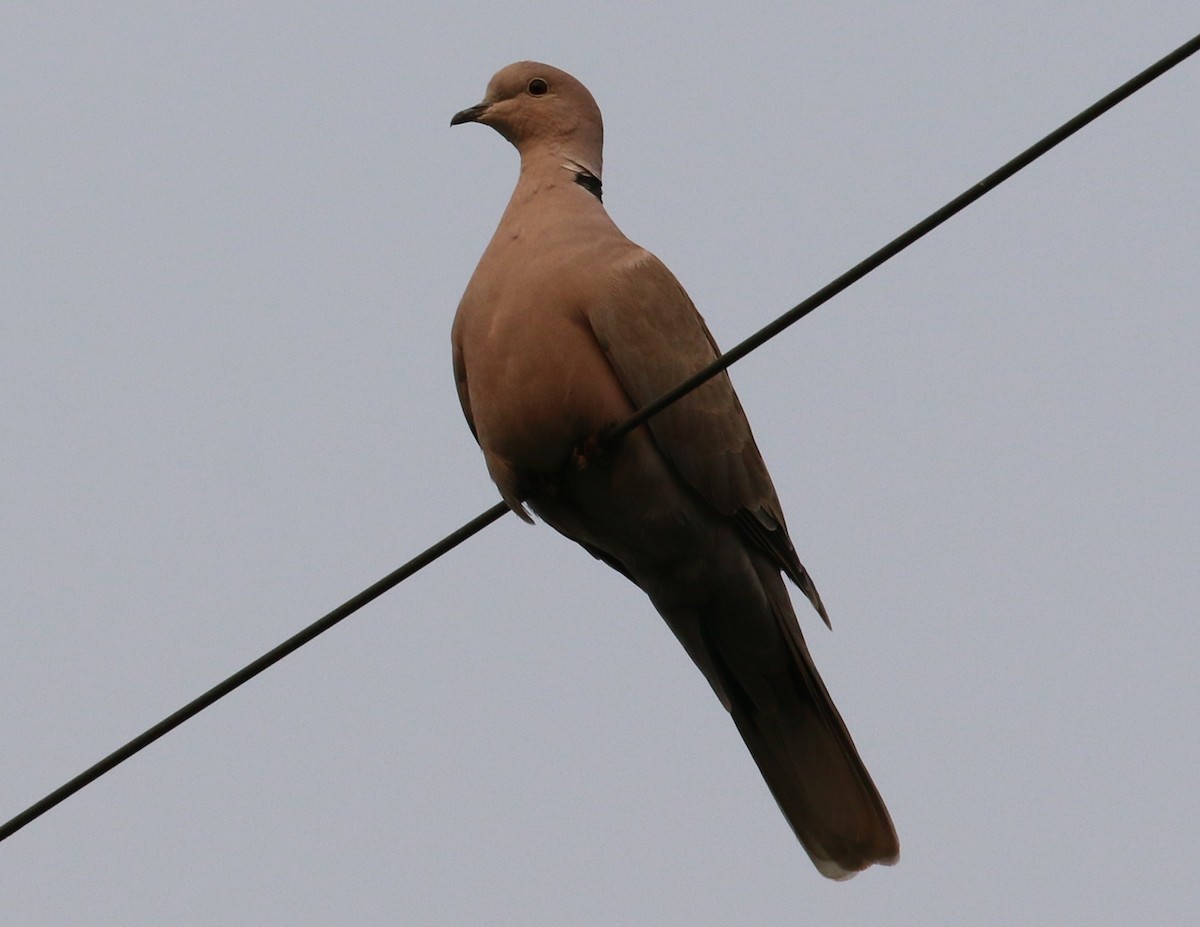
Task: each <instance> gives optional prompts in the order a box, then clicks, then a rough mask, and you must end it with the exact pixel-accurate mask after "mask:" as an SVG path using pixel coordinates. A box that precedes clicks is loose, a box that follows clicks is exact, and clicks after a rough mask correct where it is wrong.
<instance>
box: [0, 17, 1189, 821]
mask: <svg viewBox="0 0 1200 927" xmlns="http://www.w3.org/2000/svg"><path fill="white" fill-rule="evenodd" d="M1197 51H1200V35H1197V36H1195V37H1194V38H1192V39H1191V40H1189V41H1188V42H1185V43H1184V44H1183V45H1181V46H1179V48H1177V49H1175V51H1173V52H1171V53H1170V54H1168V55H1166V56H1165V57H1163V58H1161V59H1159V60H1158V61H1156V62H1155V63H1154V64H1152V65H1151V66H1150V67H1148V68H1146V69H1145V70H1144V71H1142V72H1141V73H1140V74H1137V75H1136V76H1134V77H1132V78H1130V79H1129V80H1128V81H1126V82H1125V83H1124V84H1122V85H1121V86H1120V87H1118V88H1117V89H1116V90H1113V91H1112V92H1111V93H1109V94H1107V95H1106V96H1104V97H1102V98H1101V99H1099V100H1097V101H1096V102H1095V103H1093V104H1092V105H1091V106H1089V107H1088V108H1087V109H1085V110H1083V112H1081V113H1079V115H1077V116H1075V117H1074V118H1073V119H1070V120H1068V121H1067V122H1065V123H1063V124H1062V125H1061V126H1059V128H1057V129H1055V130H1054V131H1053V132H1051V133H1050V134H1049V135H1047V136H1046V137H1045V138H1043V139H1041V140H1040V141H1038V142H1036V143H1035V144H1033V145H1031V146H1030V147H1029V148H1026V149H1025V150H1024V151H1023V152H1021V153H1020V154H1019V155H1017V156H1016V157H1015V158H1013V159H1012V160H1011V161H1009V162H1008V163H1006V164H1004V165H1003V166H1002V167H1000V168H998V169H997V170H995V171H993V172H992V173H990V174H988V175H987V176H986V177H985V178H983V180H981V181H979V182H978V183H977V184H975V185H973V186H971V187H970V188H968V189H967V190H965V191H964V192H962V193H960V194H959V195H958V196H956V197H955V198H954V199H952V200H951V201H950V202H948V203H947V204H946V205H945V206H942V207H941V208H940V209H938V210H937V211H936V212H933V213H931V214H930V215H929V216H928V217H926V218H925V219H923V220H921V221H920V222H918V223H917V224H916V225H914V226H913V227H912V228H910V229H909V230H908V231H906V232H904V233H903V234H901V235H899V236H897V237H896V238H894V239H892V240H891V241H890V242H888V243H887V244H886V245H884V246H883V247H882V248H880V249H879V250H878V251H876V252H875V253H874V254H872V255H870V256H869V257H867V258H865V259H863V260H862V261H860V262H859V263H858V264H855V265H854V266H853V267H852V268H850V269H849V270H848V271H846V272H845V273H844V274H842V275H841V276H840V277H838V278H836V279H835V280H832V281H830V282H829V283H827V284H826V285H825V286H823V287H822V288H821V289H819V290H817V291H816V292H815V293H813V294H812V296H810V297H808V299H806V300H804V301H803V302H802V303H800V304H799V305H797V306H795V307H793V308H792V309H790V310H788V311H787V312H785V313H784V314H783V315H781V316H780V317H779V318H777V319H776V320H775V321H773V322H771V323H770V324H769V325H766V326H765V327H763V328H761V329H760V330H759V331H757V332H755V333H754V334H753V335H751V336H750V337H749V338H747V339H746V340H745V341H742V342H741V343H740V344H738V345H736V346H734V347H733V348H731V349H730V350H729V351H726V352H725V353H724V354H722V355H721V356H720V357H718V358H717V359H716V360H715V361H713V362H712V363H711V364H709V365H708V366H707V367H705V368H704V369H702V370H699V371H697V372H696V373H695V374H693V375H692V376H690V377H688V378H687V379H686V380H684V381H683V382H682V383H680V384H679V385H678V386H676V387H675V388H674V389H671V390H669V391H668V392H666V393H664V394H663V395H661V396H659V397H658V398H657V399H655V400H654V401H653V402H651V403H649V404H647V405H645V406H643V407H642V408H641V409H639V410H638V411H637V412H635V413H634V414H633V415H632V416H630V417H629V418H628V419H626V420H625V421H624V422H621V423H620V424H619V425H617V426H616V427H615V428H613V429H612V430H611V431H610V432H608V433H607V434H606V435H605V439H606V440H608V441H615V440H617V439H618V438H620V437H622V436H623V435H626V434H628V433H629V432H630V431H632V430H633V429H634V428H636V427H638V426H639V425H641V424H642V423H644V422H645V421H647V420H648V419H649V418H650V417H651V416H654V415H657V414H658V413H659V412H661V411H662V410H663V409H665V408H666V407H667V406H669V405H671V403H673V402H677V401H678V400H679V399H681V398H682V397H684V396H686V395H687V394H688V393H690V392H691V391H692V390H694V389H696V388H697V387H698V386H700V385H701V384H703V383H705V382H706V381H708V380H710V379H711V378H712V377H714V376H716V375H717V374H718V373H720V372H721V371H722V370H725V369H726V368H727V367H729V366H731V365H732V364H734V363H736V362H737V361H739V360H741V359H742V358H743V357H745V356H746V355H747V354H749V353H750V352H751V351H754V350H755V349H757V348H759V347H761V346H762V345H763V344H765V343H766V342H767V341H769V340H770V339H772V338H774V337H775V336H776V335H778V334H779V333H780V332H782V331H783V330H784V329H785V328H787V327H789V326H790V325H793V324H794V323H796V322H798V321H799V320H800V319H802V318H804V316H806V315H808V314H809V313H810V312H812V311H813V310H814V309H816V308H817V307H818V306H820V305H821V304H822V303H825V302H827V301H828V300H830V299H832V298H833V297H834V296H836V295H837V294H838V293H840V292H842V290H844V289H846V288H847V287H849V286H850V285H851V284H853V283H855V282H857V281H858V280H860V279H862V278H863V277H865V276H866V275H867V274H869V273H870V272H871V271H873V270H874V269H875V268H876V267H878V266H879V265H881V264H883V263H884V262H885V261H887V260H889V259H891V258H892V257H895V256H896V255H897V254H899V253H900V252H901V251H903V250H904V249H905V248H907V247H908V246H909V245H911V244H912V243H913V242H915V241H917V240H918V239H920V238H922V237H923V236H924V235H926V234H928V233H929V232H931V231H933V229H935V228H937V227H938V226H939V225H941V224H942V223H943V222H945V221H946V220H947V219H949V218H950V217H951V216H953V215H955V214H956V213H958V212H960V211H962V210H963V209H965V208H966V207H967V206H969V205H971V204H972V203H973V202H975V201H976V200H977V199H979V198H980V197H981V196H983V195H984V194H985V193H987V192H988V191H990V190H993V189H995V188H996V187H997V186H999V185H1000V184H1001V183H1003V182H1004V181H1005V180H1007V179H1008V178H1009V177H1011V176H1012V175H1013V174H1015V173H1017V172H1018V171H1020V170H1021V169H1022V168H1025V167H1027V166H1028V165H1029V164H1031V163H1033V162H1034V161H1035V160H1037V159H1038V158H1040V157H1041V156H1042V155H1044V154H1045V153H1046V152H1048V151H1049V150H1050V149H1051V148H1054V147H1055V146H1056V145H1058V144H1059V143H1060V142H1062V141H1063V140H1065V139H1067V138H1069V137H1070V136H1071V135H1074V134H1075V133H1076V132H1078V131H1079V130H1080V129H1082V128H1083V127H1084V126H1086V125H1087V124H1088V123H1090V122H1092V121H1093V120H1094V119H1096V118H1098V117H1099V116H1101V115H1103V114H1104V113H1106V112H1108V110H1110V109H1112V108H1113V107H1114V106H1116V105H1117V104H1118V103H1120V102H1121V101H1122V100H1124V99H1126V98H1127V97H1129V96H1132V95H1133V94H1134V93H1136V92H1137V91H1138V90H1140V89H1141V88H1142V87H1144V86H1146V85H1147V84H1149V83H1150V82H1151V81H1153V80H1155V79H1156V78H1158V77H1160V76H1162V75H1163V74H1165V73H1166V72H1167V71H1169V70H1170V69H1171V68H1173V67H1175V65H1177V64H1179V63H1180V62H1182V61H1184V60H1185V59H1186V58H1188V57H1189V56H1191V55H1193V54H1195V53H1196V52H1197ZM507 511H508V507H507V505H505V503H503V502H497V503H496V504H495V505H493V506H492V507H491V508H490V509H488V510H487V511H486V512H483V513H482V514H480V515H477V516H476V517H475V518H473V519H471V521H469V522H467V523H466V524H465V525H463V526H462V527H461V528H459V529H458V530H457V531H455V532H453V533H452V534H449V535H447V536H446V537H444V538H442V540H440V541H438V542H437V543H436V544H434V545H433V546H431V547H429V548H427V549H426V550H425V551H423V552H422V553H420V554H418V555H417V556H416V557H414V558H413V559H412V560H410V561H408V563H406V564H404V565H403V566H401V567H398V568H397V569H396V570H394V571H392V572H391V573H389V574H388V575H387V576H385V577H383V579H381V580H379V581H378V582H376V583H374V584H372V585H371V586H368V587H367V588H366V589H364V590H363V591H362V592H360V593H359V594H358V595H356V596H354V597H353V598H352V599H349V600H347V601H346V602H344V603H342V604H341V605H339V606H338V607H337V608H335V609H334V610H333V611H331V612H330V613H329V614H327V615H325V616H324V617H323V618H320V619H318V620H317V621H314V622H313V623H312V624H310V625H309V626H308V627H306V628H304V629H303V630H301V631H299V632H297V633H296V634H294V635H292V636H291V637H289V638H288V639H287V640H285V641H284V642H283V643H281V644H279V645H278V646H277V647H274V648H273V649H271V650H269V651H267V652H266V653H264V654H263V655H262V656H261V657H259V658H258V659H257V660H254V661H253V662H252V663H249V664H247V665H246V666H244V667H243V668H242V669H240V670H238V671H237V672H236V673H234V674H233V675H232V676H230V677H229V678H227V679H225V680H223V681H222V682H219V683H217V685H215V686H213V687H212V688H211V689H209V690H208V691H207V692H205V693H204V694H203V695H200V696H198V697H196V698H195V699H193V700H192V701H190V702H188V703H187V704H186V705H184V706H183V707H182V708H180V709H179V710H178V711H176V712H174V713H173V714H171V715H168V716H167V717H166V718H163V720H161V721H159V722H158V723H157V724H155V725H154V726H153V727H151V728H149V729H148V730H146V731H145V732H143V733H142V734H139V735H138V736H137V737H135V738H134V739H133V740H131V741H129V742H128V743H127V744H125V745H124V746H122V747H120V748H118V749H117V750H114V751H113V752H112V753H110V754H109V755H108V756H106V757H104V759H102V760H100V761H98V762H96V763H95V764H93V765H92V766H90V767H88V768H87V769H85V770H84V771H83V772H81V773H80V774H79V775H77V776H76V777H75V778H73V779H71V780H70V781H68V782H66V783H64V784H63V785H61V786H59V787H58V788H57V789H55V790H54V791H53V792H51V793H50V794H48V795H47V796H45V797H44V798H42V799H41V800H40V801H37V802H35V803H34V804H33V805H30V806H29V807H28V808H26V809H25V810H24V811H22V812H21V813H20V814H18V815H17V816H16V817H14V818H12V819H11V820H10V821H7V822H6V823H5V824H3V825H0V840H5V839H7V838H8V837H11V836H12V835H13V834H15V833H16V832H17V831H18V830H20V829H21V828H22V827H24V826H25V825H26V824H28V823H30V822H31V821H33V820H35V819H37V818H38V817H40V816H41V815H43V814H45V813H46V812H47V811H49V810H50V809H51V808H53V807H54V806H55V805H57V804H58V803H59V802H61V801H64V800H65V799H67V798H69V797H70V796H71V795H74V794H75V793H76V792H78V791H79V790H80V789H82V788H83V787H84V786H86V785H88V784H89V783H91V782H94V781H95V780H96V779H99V778H100V777H101V776H103V775H104V774H105V773H106V772H108V771H109V770H111V769H112V768H114V767H115V766H118V765H119V764H121V763H123V762H124V761H125V760H127V759H129V758H130V757H131V756H133V755H134V754H135V753H138V752H140V751H141V750H142V749H144V748H145V747H148V746H149V745H150V744H152V743H154V741H156V740H158V739H159V738H160V737H162V736H163V735H164V734H167V733H168V732H170V731H172V730H174V729H175V728H177V727H179V725H181V724H183V722H185V721H187V720H188V719H189V718H191V717H193V716H194V715H197V714H199V713H200V712H201V711H203V710H204V709H205V708H207V707H208V706H209V705H211V704H213V703H214V702H216V701H218V700H219V699H221V698H224V697H225V696H226V695H228V694H229V693H230V692H232V691H233V690H234V689H236V688H238V687H239V686H240V685H242V684H243V683H245V682H249V681H250V680H251V679H253V678H254V677H255V676H257V675H258V674H259V673H261V672H263V671H264V670H265V669H267V668H268V667H270V666H273V665H274V664H276V663H278V662H279V661H280V660H282V659H283V658H284V657H286V656H288V655H289V654H291V653H293V652H294V651H296V650H298V649H300V648H301V647H303V646H304V645H305V644H307V643H308V642H309V641H311V640H312V639H313V638H315V637H317V636H318V635H320V634H323V633H324V632H325V631H328V630H329V629H330V628H332V627H333V626H334V625H335V624H337V623H338V622H340V621H341V620H342V619H344V618H347V617H349V616H350V615H352V614H353V613H354V612H356V611H358V610H359V609H360V608H362V607H363V606H364V605H366V604H367V603H368V602H371V601H373V600H375V599H377V598H379V596H381V595H383V594H384V593H385V592H387V591H388V590H390V589H392V588H393V587H395V586H397V585H399V584H400V583H401V582H403V581H404V580H406V579H407V578H408V577H410V576H412V575H413V574H414V573H416V572H417V571H418V570H421V569H422V568H424V567H426V566H428V565H429V564H430V563H432V562H433V561H434V560H437V559H438V558H439V557H441V556H442V555H443V554H446V553H449V552H450V551H451V550H453V549H454V548H455V547H457V546H458V545H459V544H461V543H462V542H463V541H465V540H467V538H469V537H472V536H473V535H475V534H477V533H478V532H480V531H482V530H483V529H484V528H486V527H487V526H488V525H490V524H491V523H492V522H494V521H496V520H498V519H499V518H500V516H502V515H503V514H504V513H505V512H507Z"/></svg>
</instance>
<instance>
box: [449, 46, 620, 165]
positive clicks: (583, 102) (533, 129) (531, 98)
mask: <svg viewBox="0 0 1200 927" xmlns="http://www.w3.org/2000/svg"><path fill="white" fill-rule="evenodd" d="M464 122H481V123H483V124H484V125H487V126H491V127H492V128H493V129H495V130H496V131H497V132H499V133H500V134H501V135H503V136H504V137H505V138H506V139H508V140H509V141H510V142H512V143H513V144H514V145H515V146H516V147H517V150H518V151H519V152H521V156H522V158H525V157H528V156H531V155H537V154H541V153H543V152H545V153H549V154H554V155H558V156H561V157H565V158H568V159H570V160H573V161H575V162H576V163H577V164H578V165H579V166H580V167H584V168H586V169H587V170H589V171H590V172H591V173H593V174H594V175H595V176H596V177H597V178H598V177H599V176H600V164H601V149H602V148H603V145H604V125H603V123H602V122H601V119H600V107H598V106H597V105H596V101H595V100H594V99H592V95H591V94H590V93H589V92H588V89H587V87H585V86H583V84H581V83H580V82H579V81H577V80H576V79H575V78H574V77H572V76H571V75H570V74H568V73H567V72H566V71H560V70H559V69H558V68H554V67H551V66H550V65H548V64H540V63H538V62H537V61H518V62H517V63H516V64H510V65H509V66H508V67H506V68H503V69H502V70H500V71H498V72H497V73H496V76H495V77H493V78H492V80H491V82H490V83H489V84H488V88H487V93H486V94H484V97H483V100H482V101H481V102H479V103H477V104H475V105H474V106H470V107H468V108H467V109H464V110H463V111H462V112H460V113H455V115H454V118H453V119H451V120H450V125H452V126H456V125H459V124H461V123H464Z"/></svg>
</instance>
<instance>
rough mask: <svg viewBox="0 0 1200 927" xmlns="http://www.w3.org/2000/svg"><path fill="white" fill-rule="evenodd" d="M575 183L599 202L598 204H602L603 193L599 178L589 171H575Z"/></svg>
mask: <svg viewBox="0 0 1200 927" xmlns="http://www.w3.org/2000/svg"><path fill="white" fill-rule="evenodd" d="M575 182H576V183H577V184H579V186H581V187H583V189H585V190H587V192H588V193H590V194H592V196H594V197H595V198H596V199H598V200H600V202H602V203H603V202H604V197H603V195H602V194H603V192H604V191H603V190H602V189H601V186H600V178H599V177H597V176H596V175H595V174H593V173H592V172H591V171H586V170H580V171H576V173H575Z"/></svg>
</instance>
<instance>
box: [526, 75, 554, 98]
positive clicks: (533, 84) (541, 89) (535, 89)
mask: <svg viewBox="0 0 1200 927" xmlns="http://www.w3.org/2000/svg"><path fill="white" fill-rule="evenodd" d="M527 89H528V90H529V92H530V94H532V95H533V96H535V97H540V96H541V95H542V94H544V93H547V92H548V91H549V90H550V85H549V84H547V83H546V82H545V81H544V80H542V79H541V78H540V77H535V78H534V79H533V80H531V81H530V82H529V87H528V88H527Z"/></svg>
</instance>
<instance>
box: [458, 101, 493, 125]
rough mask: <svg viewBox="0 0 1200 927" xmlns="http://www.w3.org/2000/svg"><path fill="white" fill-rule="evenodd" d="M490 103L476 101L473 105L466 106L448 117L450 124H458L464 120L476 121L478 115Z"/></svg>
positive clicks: (484, 111) (485, 109)
mask: <svg viewBox="0 0 1200 927" xmlns="http://www.w3.org/2000/svg"><path fill="white" fill-rule="evenodd" d="M491 105H492V104H491V103H476V104H475V105H474V106H468V107H467V108H466V109H464V110H461V111H459V112H457V113H455V114H454V115H453V116H451V117H450V125H452V126H459V125H462V124H463V123H464V122H478V121H479V117H480V116H482V115H483V114H484V113H486V112H487V111H488V109H489V108H490V107H491Z"/></svg>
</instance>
